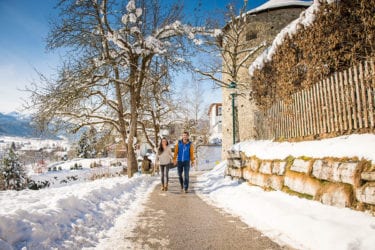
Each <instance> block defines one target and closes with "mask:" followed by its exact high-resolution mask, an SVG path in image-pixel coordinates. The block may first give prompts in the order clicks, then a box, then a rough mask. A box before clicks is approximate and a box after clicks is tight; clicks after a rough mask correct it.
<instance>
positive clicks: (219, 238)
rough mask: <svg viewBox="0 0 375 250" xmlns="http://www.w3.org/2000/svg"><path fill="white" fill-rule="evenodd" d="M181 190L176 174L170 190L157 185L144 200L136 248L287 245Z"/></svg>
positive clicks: (171, 180) (270, 246) (134, 246)
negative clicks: (162, 189) (146, 199)
mask: <svg viewBox="0 0 375 250" xmlns="http://www.w3.org/2000/svg"><path fill="white" fill-rule="evenodd" d="M192 175H193V176H191V183H190V184H191V185H192V189H190V192H189V193H187V194H185V193H181V191H180V185H179V183H178V179H177V177H170V183H169V185H170V187H169V190H168V191H167V192H163V191H161V190H160V185H158V186H157V187H156V188H155V190H154V191H153V192H152V193H151V196H150V198H149V200H148V201H147V203H146V204H145V211H144V212H143V213H142V214H141V215H140V217H139V220H138V225H137V227H136V229H135V230H134V231H133V235H132V236H131V237H128V238H127V240H130V241H131V245H132V248H133V249H179V250H180V249H257V250H259V249H285V248H282V247H280V246H279V245H277V244H276V243H274V242H272V241H271V240H270V239H269V238H267V237H265V236H262V234H261V233H260V232H258V231H256V230H254V229H252V228H249V227H248V226H247V225H246V224H244V223H243V222H241V221H240V220H238V219H237V218H235V217H232V216H230V215H228V214H225V213H224V212H222V211H221V210H219V209H218V208H215V207H212V206H210V205H208V204H207V203H206V202H204V201H203V200H202V199H200V198H199V196H197V195H196V194H195V192H194V184H195V182H196V181H195V180H196V178H195V176H194V172H193V174H192Z"/></svg>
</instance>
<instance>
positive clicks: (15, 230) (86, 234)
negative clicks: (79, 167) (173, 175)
mask: <svg viewBox="0 0 375 250" xmlns="http://www.w3.org/2000/svg"><path fill="white" fill-rule="evenodd" d="M157 180H158V178H154V177H150V176H137V177H134V178H132V179H128V178H127V177H114V178H107V179H99V180H95V181H91V182H83V183H77V184H72V185H69V186H65V187H58V188H47V189H41V190H38V191H32V190H24V191H19V192H17V191H5V192H0V204H1V206H0V249H2V250H3V249H4V250H5V249H13V248H15V249H22V248H23V247H26V249H52V248H56V249H81V248H84V247H95V246H96V245H97V244H99V243H100V246H102V248H101V249H103V248H105V249H113V248H114V247H116V248H119V247H120V248H121V244H126V240H125V239H124V236H125V235H127V233H128V232H130V230H131V229H132V227H133V226H134V225H135V224H134V218H135V217H136V215H137V213H139V212H141V211H142V203H143V202H144V201H145V200H146V198H147V196H148V194H149V193H150V192H151V191H152V190H153V189H154V187H155V185H156V183H157ZM124 246H125V245H124Z"/></svg>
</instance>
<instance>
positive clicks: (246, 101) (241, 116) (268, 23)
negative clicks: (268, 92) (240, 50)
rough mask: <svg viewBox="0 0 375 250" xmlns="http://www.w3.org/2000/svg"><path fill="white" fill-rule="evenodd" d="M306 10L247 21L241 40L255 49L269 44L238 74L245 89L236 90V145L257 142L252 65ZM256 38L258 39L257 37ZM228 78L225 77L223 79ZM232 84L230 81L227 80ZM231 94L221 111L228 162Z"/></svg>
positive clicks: (226, 95) (256, 16)
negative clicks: (251, 93) (237, 143)
mask: <svg viewBox="0 0 375 250" xmlns="http://www.w3.org/2000/svg"><path fill="white" fill-rule="evenodd" d="M304 9H305V8H303V7H290V8H284V9H275V10H268V11H264V12H261V13H257V14H252V15H248V16H247V17H246V20H247V23H246V32H244V34H243V37H242V38H241V39H242V40H243V41H244V43H245V44H246V47H248V48H252V47H255V46H258V45H259V44H261V43H262V42H264V41H266V42H267V46H266V47H264V48H262V49H260V50H259V51H258V52H257V53H255V54H254V55H253V56H251V57H250V58H249V60H248V61H247V62H246V63H245V67H243V68H242V69H241V70H240V71H239V74H238V79H239V82H241V83H243V84H244V86H243V87H241V88H239V89H238V90H237V94H238V95H237V97H236V107H237V108H236V109H237V111H238V112H237V119H236V120H237V123H238V124H237V130H238V131H237V135H236V141H244V140H249V139H256V138H257V131H256V128H255V126H254V115H255V112H256V110H257V106H256V104H255V102H254V101H253V100H252V99H251V95H250V92H251V89H250V77H249V74H248V68H249V66H250V65H251V63H252V62H253V61H254V60H255V59H256V58H257V57H258V56H259V55H260V54H261V53H262V52H263V51H264V50H265V49H266V48H267V47H268V46H270V45H271V43H272V41H273V39H274V38H275V36H276V35H277V34H278V33H279V32H280V31H281V30H282V28H284V27H285V26H287V25H288V24H289V23H290V22H291V21H293V20H294V19H296V18H298V17H299V15H300V13H301V12H302V11H303V10H304ZM255 34H256V38H255V37H254V35H255ZM223 78H225V76H223ZM225 80H226V81H227V82H228V83H229V79H225ZM230 93H231V90H230V89H227V88H223V89H222V94H223V98H222V100H223V102H222V104H223V108H222V117H223V121H222V131H223V141H222V143H223V147H222V148H223V151H222V158H223V159H225V158H227V155H226V152H227V150H228V149H229V148H230V147H231V145H232V138H233V135H232V134H233V130H232V127H233V122H232V100H231V96H230Z"/></svg>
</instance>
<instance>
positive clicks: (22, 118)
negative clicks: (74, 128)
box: [0, 112, 57, 139]
mask: <svg viewBox="0 0 375 250" xmlns="http://www.w3.org/2000/svg"><path fill="white" fill-rule="evenodd" d="M0 135H3V136H20V137H40V136H41V135H40V133H37V131H36V129H35V128H34V127H33V126H32V125H31V118H30V117H29V116H27V115H24V114H20V113H17V112H11V113H7V114H3V113H0ZM42 137H45V138H51V139H52V138H53V139H57V136H55V135H43V136H42Z"/></svg>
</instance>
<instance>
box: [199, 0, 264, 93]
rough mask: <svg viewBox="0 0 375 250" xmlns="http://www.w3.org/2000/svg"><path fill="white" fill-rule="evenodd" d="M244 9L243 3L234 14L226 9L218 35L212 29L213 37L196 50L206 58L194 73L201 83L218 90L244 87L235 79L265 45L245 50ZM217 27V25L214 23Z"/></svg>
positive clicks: (245, 5)
mask: <svg viewBox="0 0 375 250" xmlns="http://www.w3.org/2000/svg"><path fill="white" fill-rule="evenodd" d="M246 7H247V0H245V1H244V4H243V6H242V7H241V9H240V10H239V14H237V12H236V10H235V8H234V7H233V5H229V6H228V12H227V13H226V16H227V18H228V21H227V23H226V24H225V26H224V28H222V31H218V30H217V29H216V34H215V35H214V36H212V37H208V36H207V37H206V38H209V39H207V40H205V43H204V45H205V46H201V47H200V51H201V52H202V53H205V54H208V57H206V58H208V61H207V60H205V61H202V64H201V65H200V67H198V68H196V69H195V71H196V72H197V73H198V74H200V75H201V76H203V79H202V80H212V81H214V82H215V83H216V84H217V85H218V86H220V87H228V86H229V84H230V83H231V82H236V83H237V84H238V85H242V86H244V85H245V83H242V82H240V78H239V77H238V73H239V71H240V70H241V69H242V68H244V67H246V62H247V61H248V59H249V58H250V57H251V56H252V55H253V54H254V53H256V52H257V51H258V50H259V49H261V48H262V47H264V46H265V45H266V43H265V42H263V43H261V44H259V45H258V46H255V47H252V48H248V46H247V44H246V39H244V37H245V36H246V31H247V30H246ZM214 23H215V25H217V22H214Z"/></svg>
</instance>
